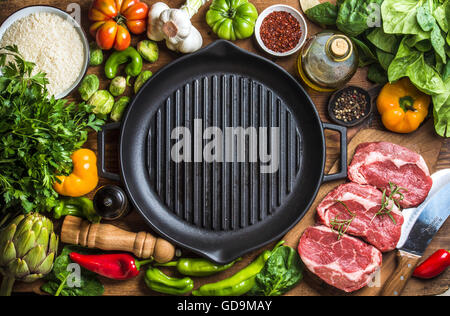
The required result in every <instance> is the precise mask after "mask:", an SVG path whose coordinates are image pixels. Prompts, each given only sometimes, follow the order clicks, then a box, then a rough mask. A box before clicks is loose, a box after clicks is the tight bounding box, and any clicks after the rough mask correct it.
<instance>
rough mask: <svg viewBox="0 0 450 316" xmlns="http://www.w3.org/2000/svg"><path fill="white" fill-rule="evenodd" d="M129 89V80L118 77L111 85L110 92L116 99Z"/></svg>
mask: <svg viewBox="0 0 450 316" xmlns="http://www.w3.org/2000/svg"><path fill="white" fill-rule="evenodd" d="M126 87H127V80H126V79H125V77H122V76H118V77H115V78H114V79H113V80H111V83H110V84H109V92H111V94H112V95H113V96H115V97H118V96H119V95H121V94H123V93H124V92H125V88H126Z"/></svg>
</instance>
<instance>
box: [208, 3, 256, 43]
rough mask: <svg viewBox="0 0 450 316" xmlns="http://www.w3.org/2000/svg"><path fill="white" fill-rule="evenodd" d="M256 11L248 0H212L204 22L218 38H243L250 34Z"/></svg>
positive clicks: (253, 26)
mask: <svg viewBox="0 0 450 316" xmlns="http://www.w3.org/2000/svg"><path fill="white" fill-rule="evenodd" d="M257 18H258V11H257V10H256V8H255V6H254V5H253V4H251V3H249V2H248V0H213V2H212V3H211V6H210V7H209V10H208V12H207V13H206V23H208V25H209V26H210V27H211V28H212V30H213V32H214V33H216V34H217V35H218V36H219V37H220V38H223V39H226V40H232V41H234V40H236V39H244V38H248V37H250V36H252V34H253V30H254V29H255V22H256V19H257Z"/></svg>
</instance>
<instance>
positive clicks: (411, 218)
mask: <svg viewBox="0 0 450 316" xmlns="http://www.w3.org/2000/svg"><path fill="white" fill-rule="evenodd" d="M431 179H432V180H433V186H432V187H431V190H430V192H429V193H428V196H427V198H426V199H425V201H424V202H423V203H422V204H421V205H419V206H418V207H412V208H408V209H404V210H403V211H402V214H403V218H404V223H403V225H402V232H401V235H400V239H399V241H398V243H397V247H396V248H401V247H403V245H404V244H405V242H406V239H408V236H409V233H410V232H411V229H412V228H413V226H414V224H415V223H416V221H417V219H418V218H419V216H420V214H421V213H422V211H423V209H424V208H425V205H426V204H427V203H428V201H429V200H430V199H431V198H432V197H433V196H434V195H435V194H436V193H437V192H439V190H441V189H442V188H443V187H444V186H445V185H446V184H447V183H450V169H443V170H439V171H437V172H435V173H433V174H432V175H431Z"/></svg>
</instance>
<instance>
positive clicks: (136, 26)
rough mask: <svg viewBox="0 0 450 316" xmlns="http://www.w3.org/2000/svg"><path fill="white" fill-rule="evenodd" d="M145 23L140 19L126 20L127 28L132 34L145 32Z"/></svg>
mask: <svg viewBox="0 0 450 316" xmlns="http://www.w3.org/2000/svg"><path fill="white" fill-rule="evenodd" d="M146 26H147V23H145V22H144V21H142V20H133V21H127V27H128V30H130V32H131V33H133V34H142V33H144V32H145V28H146Z"/></svg>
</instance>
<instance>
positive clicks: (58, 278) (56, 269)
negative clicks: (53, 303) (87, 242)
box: [41, 246, 104, 296]
mask: <svg viewBox="0 0 450 316" xmlns="http://www.w3.org/2000/svg"><path fill="white" fill-rule="evenodd" d="M71 252H78V253H81V254H95V253H97V251H96V250H92V249H87V248H82V247H78V246H66V247H64V249H63V250H62V252H61V254H60V255H59V256H58V257H57V258H56V259H55V264H54V266H53V270H52V272H51V273H50V274H48V275H47V276H46V280H47V281H48V282H47V283H45V284H44V285H42V287H41V289H42V290H43V291H45V292H47V293H49V294H51V295H56V294H60V295H62V296H100V295H102V294H103V292H104V287H103V285H102V283H101V282H100V281H99V280H98V278H97V275H96V274H95V273H93V272H91V271H88V270H86V269H84V268H82V267H80V272H81V273H80V275H79V276H80V284H79V285H80V286H79V287H77V286H73V287H69V286H68V284H67V280H68V278H70V277H71V273H72V271H71V270H70V269H68V265H69V264H70V263H72V262H71V260H70V258H69V254H70V253H71Z"/></svg>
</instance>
